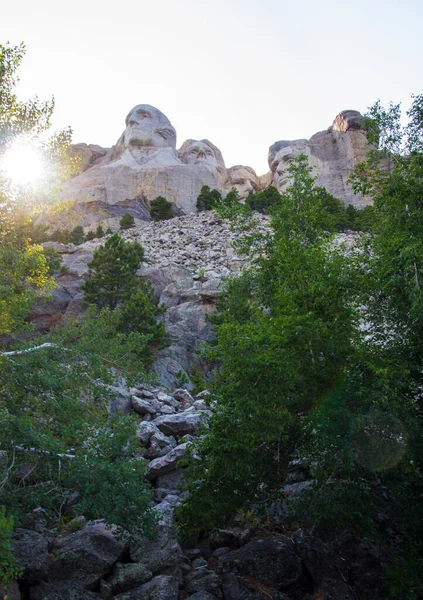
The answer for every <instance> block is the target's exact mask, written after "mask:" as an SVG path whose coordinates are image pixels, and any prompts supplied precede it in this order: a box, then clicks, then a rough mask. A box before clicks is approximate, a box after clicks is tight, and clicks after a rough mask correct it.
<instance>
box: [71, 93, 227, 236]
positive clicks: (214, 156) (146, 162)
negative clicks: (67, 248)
mask: <svg viewBox="0 0 423 600" xmlns="http://www.w3.org/2000/svg"><path fill="white" fill-rule="evenodd" d="M125 125H126V127H125V130H124V131H123V133H122V135H121V136H120V138H119V140H118V141H117V143H116V145H115V146H113V148H111V149H110V150H108V151H105V153H104V155H103V156H96V157H95V159H94V160H93V159H92V156H91V155H90V154H89V151H90V149H91V148H92V147H91V146H87V147H85V145H78V146H80V152H81V153H82V155H83V161H85V163H84V166H86V165H87V164H88V168H87V170H85V171H84V172H82V173H81V174H79V175H77V176H76V177H74V178H73V179H71V180H69V181H68V182H66V183H65V184H64V186H63V189H62V192H61V195H60V199H61V200H73V201H74V203H73V206H72V208H71V209H68V210H67V211H66V215H64V219H65V220H66V223H67V226H72V225H74V224H79V223H81V222H82V223H83V224H84V225H85V226H87V227H93V226H94V225H95V224H96V223H99V222H101V223H102V224H103V225H111V226H112V227H116V224H117V223H118V221H119V218H120V217H121V216H122V214H123V213H125V212H130V213H131V214H133V216H134V217H135V218H136V220H138V224H140V222H141V221H145V220H146V219H148V218H149V217H148V202H149V201H151V200H153V199H154V198H156V197H157V196H164V197H165V198H167V199H168V200H170V201H171V202H173V203H174V206H175V213H176V214H183V213H189V212H192V211H194V210H195V204H196V201H197V197H198V195H199V193H200V190H201V187H202V186H203V185H208V186H209V187H211V188H216V187H219V181H220V180H222V179H224V177H223V175H222V172H224V171H225V167H224V162H223V158H222V155H221V153H220V151H219V150H218V149H217V148H216V147H215V146H213V144H211V143H210V142H208V141H207V140H201V141H199V142H195V143H193V142H194V140H188V142H190V144H187V143H186V144H187V146H186V147H185V148H184V151H183V153H182V156H183V158H184V161H183V160H181V159H180V158H179V156H178V153H177V151H176V131H175V128H174V127H173V125H172V124H171V122H170V120H169V119H168V118H167V117H166V115H164V114H163V113H162V112H161V111H160V110H158V109H157V108H154V107H153V106H150V105H149V104H139V105H137V106H135V107H134V108H133V109H132V110H131V111H130V112H129V113H128V116H127V117H126V119H125ZM184 146H185V144H184ZM194 147H195V148H194ZM189 148H191V151H192V153H188V152H186V151H185V150H188V149H189ZM181 150H182V149H181ZM84 154H85V155H84ZM90 165H91V166H90ZM59 220H60V217H59Z"/></svg>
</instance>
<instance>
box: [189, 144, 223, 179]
mask: <svg viewBox="0 0 423 600" xmlns="http://www.w3.org/2000/svg"><path fill="white" fill-rule="evenodd" d="M178 155H179V158H180V160H181V161H182V162H183V163H184V164H185V165H195V166H199V167H207V168H208V169H210V170H211V171H213V172H215V171H217V170H218V168H219V167H220V168H221V169H224V168H225V161H224V160H223V156H222V153H221V151H220V150H219V148H217V146H215V145H214V144H212V143H211V142H209V140H185V142H184V143H183V144H182V146H181V147H180V149H179V151H178Z"/></svg>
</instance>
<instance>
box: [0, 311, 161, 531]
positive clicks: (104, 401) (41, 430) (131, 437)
mask: <svg viewBox="0 0 423 600" xmlns="http://www.w3.org/2000/svg"><path fill="white" fill-rule="evenodd" d="M121 320H122V314H121V311H120V309H116V310H115V311H110V309H108V308H104V309H102V310H101V311H100V312H95V311H93V310H92V311H91V313H90V314H89V315H88V316H86V318H85V320H84V321H83V322H82V323H80V324H77V323H70V324H69V325H68V326H66V327H64V328H57V329H53V330H52V331H51V332H50V334H49V336H48V337H47V338H43V339H42V340H39V341H37V340H33V341H32V342H31V343H30V344H25V345H23V346H21V347H20V349H19V350H15V351H9V352H2V353H1V354H0V365H1V370H0V371H1V374H0V382H1V394H0V431H1V435H0V449H1V450H2V451H3V452H5V455H6V460H7V464H6V468H5V473H6V475H5V476H4V477H3V478H2V481H1V484H0V500H1V502H2V504H3V505H5V506H6V508H7V510H8V512H9V514H13V515H14V517H15V522H16V523H17V524H19V525H26V524H27V522H26V515H27V514H28V512H29V511H31V510H32V509H34V508H36V507H37V506H40V505H41V506H42V507H43V508H44V509H45V510H46V511H47V513H48V518H49V519H51V522H52V523H54V521H55V519H57V518H61V517H62V516H63V514H64V513H63V511H64V510H65V509H66V506H67V504H66V501H67V498H68V497H69V495H70V494H72V493H73V492H74V491H77V492H78V494H79V499H78V504H77V505H76V506H74V510H77V511H79V512H80V513H83V514H84V515H85V516H86V517H88V518H92V519H98V518H105V520H106V522H107V523H109V524H117V525H120V526H122V527H124V528H125V529H127V530H129V531H130V532H131V533H135V532H138V533H148V532H150V533H151V531H152V528H153V527H154V523H155V518H154V514H153V513H152V511H151V488H150V486H149V484H147V483H146V481H145V478H144V475H145V470H146V463H145V461H143V460H142V459H141V457H140V456H138V451H137V444H136V435H135V432H136V424H137V420H136V418H135V417H134V416H125V417H122V416H119V415H115V416H110V415H109V412H108V404H109V402H111V401H112V399H113V395H114V394H113V390H112V389H111V388H109V387H108V385H109V384H112V383H113V378H112V375H111V370H110V369H111V367H113V368H114V369H115V370H117V371H118V372H119V373H121V374H123V375H124V376H125V377H126V378H127V380H128V382H133V381H134V378H135V377H137V378H138V377H140V376H142V374H143V371H144V367H145V362H144V358H148V356H149V350H148V336H143V335H142V334H140V333H138V332H131V333H130V334H124V333H122V332H120V327H121ZM37 342H38V343H37ZM34 344H35V345H34ZM82 398H83V401H81V400H82ZM3 456H4V455H3ZM23 483H24V485H23Z"/></svg>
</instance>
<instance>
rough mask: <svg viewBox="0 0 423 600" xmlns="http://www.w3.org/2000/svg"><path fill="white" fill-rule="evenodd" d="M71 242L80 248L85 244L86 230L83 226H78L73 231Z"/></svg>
mask: <svg viewBox="0 0 423 600" xmlns="http://www.w3.org/2000/svg"><path fill="white" fill-rule="evenodd" d="M70 241H71V242H72V244H75V246H79V245H80V244H83V243H84V242H85V236H84V228H83V227H82V225H77V226H76V227H74V228H73V229H72V231H71V232H70Z"/></svg>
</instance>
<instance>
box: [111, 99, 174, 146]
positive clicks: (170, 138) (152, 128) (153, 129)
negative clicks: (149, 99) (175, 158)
mask: <svg viewBox="0 0 423 600" xmlns="http://www.w3.org/2000/svg"><path fill="white" fill-rule="evenodd" d="M125 123H126V129H125V131H124V133H123V144H124V146H125V148H137V147H138V148H140V147H141V148H142V147H147V148H148V147H150V148H151V147H153V148H176V131H175V129H174V127H173V126H172V124H171V122H170V121H169V119H168V118H167V117H166V116H165V115H164V114H163V113H162V112H161V111H160V110H158V109H157V108H154V106H150V105H149V104H138V106H135V107H134V108H133V109H132V110H131V111H130V112H129V114H128V116H127V117H126V120H125Z"/></svg>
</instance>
